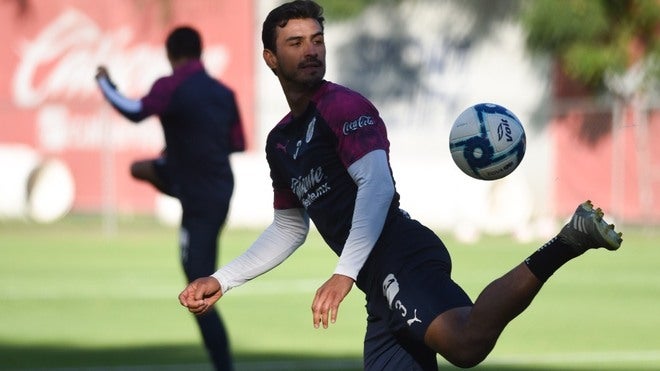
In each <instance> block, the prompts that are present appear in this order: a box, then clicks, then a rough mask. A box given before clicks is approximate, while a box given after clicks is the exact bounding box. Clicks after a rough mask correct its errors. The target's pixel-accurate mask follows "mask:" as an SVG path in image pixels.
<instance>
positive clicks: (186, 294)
mask: <svg viewBox="0 0 660 371" xmlns="http://www.w3.org/2000/svg"><path fill="white" fill-rule="evenodd" d="M221 296H222V290H221V287H220V282H218V280H216V279H215V278H213V277H202V278H198V279H196V280H194V281H192V282H191V283H190V284H188V286H186V288H185V289H184V290H183V291H181V293H180V294H179V303H181V305H183V306H184V307H186V308H188V310H189V311H190V312H191V313H194V314H196V315H201V314H204V313H206V312H208V311H209V309H211V307H212V306H213V304H215V302H216V301H218V299H220V297H221Z"/></svg>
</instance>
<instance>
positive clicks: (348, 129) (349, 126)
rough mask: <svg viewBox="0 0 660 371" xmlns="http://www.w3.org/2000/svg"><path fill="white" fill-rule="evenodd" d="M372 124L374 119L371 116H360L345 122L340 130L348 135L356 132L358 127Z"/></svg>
mask: <svg viewBox="0 0 660 371" xmlns="http://www.w3.org/2000/svg"><path fill="white" fill-rule="evenodd" d="M373 124H374V119H373V117H371V116H360V117H358V118H357V119H355V120H353V121H350V122H345V123H344V126H343V128H342V132H343V133H344V135H349V134H351V133H354V132H356V131H357V130H358V129H360V128H363V127H365V126H371V125H373Z"/></svg>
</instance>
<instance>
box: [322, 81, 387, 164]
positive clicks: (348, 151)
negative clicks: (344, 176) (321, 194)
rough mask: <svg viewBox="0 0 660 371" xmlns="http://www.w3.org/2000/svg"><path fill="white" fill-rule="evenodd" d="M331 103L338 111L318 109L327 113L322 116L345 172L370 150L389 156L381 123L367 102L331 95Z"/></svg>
mask: <svg viewBox="0 0 660 371" xmlns="http://www.w3.org/2000/svg"><path fill="white" fill-rule="evenodd" d="M331 101H333V102H334V104H336V105H341V109H336V108H334V109H333V107H332V106H330V105H328V103H326V107H323V106H321V109H322V111H325V112H327V113H323V114H324V116H325V117H326V118H327V120H328V124H329V126H330V128H331V130H333V132H334V134H335V136H336V137H337V153H338V154H339V157H340V159H341V161H342V163H343V164H344V166H345V167H346V168H348V167H350V166H351V165H352V164H353V163H354V162H355V161H357V160H359V159H360V158H362V156H364V155H365V154H367V153H369V152H372V151H374V150H378V149H382V150H384V151H385V153H389V146H390V143H389V141H388V139H387V130H386V128H385V123H384V122H383V120H382V119H381V117H380V114H379V113H378V110H377V109H376V107H374V105H373V104H371V102H369V101H368V100H367V99H366V98H364V97H362V96H361V95H359V94H357V93H354V94H346V95H339V94H335V96H334V97H333V98H332V99H331ZM335 107H336V106H335Z"/></svg>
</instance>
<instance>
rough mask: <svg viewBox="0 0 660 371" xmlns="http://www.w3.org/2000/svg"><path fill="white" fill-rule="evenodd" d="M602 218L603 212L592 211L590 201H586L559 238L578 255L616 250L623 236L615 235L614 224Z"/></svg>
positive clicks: (560, 233)
mask: <svg viewBox="0 0 660 371" xmlns="http://www.w3.org/2000/svg"><path fill="white" fill-rule="evenodd" d="M603 216H604V214H603V211H602V210H601V209H600V208H597V209H594V205H593V204H592V203H591V201H590V200H587V201H585V202H583V203H582V204H580V206H578V207H577V209H576V210H575V213H574V214H573V217H572V218H571V220H570V221H569V222H568V223H567V224H566V225H565V226H564V228H562V230H561V232H559V238H562V239H564V240H565V241H566V243H568V244H569V245H571V246H573V247H574V248H575V250H576V252H579V253H583V252H585V251H587V250H588V249H597V248H601V247H604V248H606V249H608V250H616V249H618V248H619V247H620V246H621V242H623V239H622V235H623V234H622V233H617V232H616V231H615V230H614V224H607V222H606V221H605V219H603Z"/></svg>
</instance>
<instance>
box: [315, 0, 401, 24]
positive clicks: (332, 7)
mask: <svg viewBox="0 0 660 371" xmlns="http://www.w3.org/2000/svg"><path fill="white" fill-rule="evenodd" d="M401 1H402V0H350V1H347V0H318V3H319V4H320V5H321V6H322V7H323V13H324V15H325V16H326V17H327V18H328V19H330V20H344V19H347V18H352V17H355V16H357V15H359V14H360V13H362V11H363V10H364V9H365V8H367V7H368V6H369V5H371V4H374V3H380V4H383V3H386V4H387V3H389V4H395V3H399V2H401Z"/></svg>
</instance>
